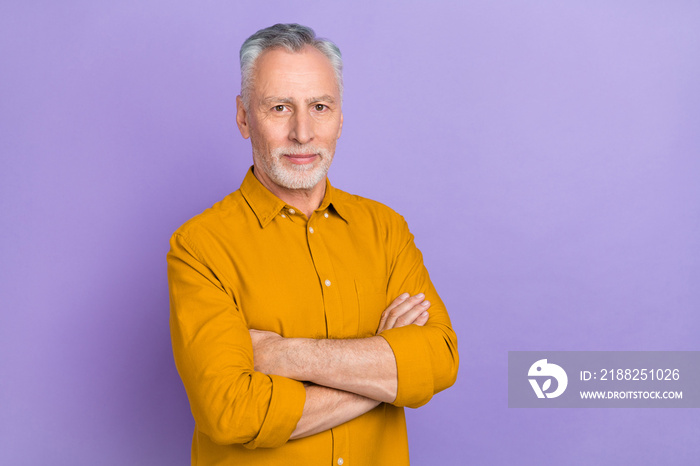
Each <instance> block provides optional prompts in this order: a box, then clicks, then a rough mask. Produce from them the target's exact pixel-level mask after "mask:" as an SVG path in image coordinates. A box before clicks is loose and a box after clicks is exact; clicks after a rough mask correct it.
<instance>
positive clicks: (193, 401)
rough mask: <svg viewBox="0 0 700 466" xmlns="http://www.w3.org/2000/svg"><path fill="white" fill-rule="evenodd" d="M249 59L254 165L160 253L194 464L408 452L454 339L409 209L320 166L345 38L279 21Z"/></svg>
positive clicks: (449, 375) (347, 460) (452, 357)
mask: <svg viewBox="0 0 700 466" xmlns="http://www.w3.org/2000/svg"><path fill="white" fill-rule="evenodd" d="M241 74H242V86H241V95H240V96H238V98H237V116H236V121H237V124H238V128H239V130H240V132H241V134H242V135H243V137H244V138H250V140H251V145H252V148H253V167H251V169H250V170H249V172H248V174H247V175H246V177H245V179H244V180H243V183H242V185H241V187H240V189H239V190H238V191H236V192H234V193H232V194H230V195H229V196H227V197H226V198H224V199H223V200H222V201H221V202H219V203H217V204H216V205H214V206H213V207H212V208H210V209H208V210H206V211H205V212H203V213H202V214H200V215H198V216H197V217H195V218H193V219H191V220H190V221H188V222H187V223H185V224H184V225H183V226H182V227H180V228H179V229H178V230H177V231H176V232H175V234H174V235H173V237H172V239H171V249H170V252H169V253H168V277H169V283H170V299H171V317H170V325H171V334H172V342H173V352H174V356H175V362H176V365H177V368H178V372H179V373H180V376H181V377H182V380H183V383H184V385H185V389H186V391H187V395H188V398H189V401H190V405H191V409H192V414H193V416H194V419H195V423H196V425H195V432H194V438H193V443H192V464H207V465H209V464H256V465H257V464H264V465H270V464H286V465H297V464H298V465H331V464H333V465H342V464H346V465H353V464H357V465H372V464H381V465H389V464H390V465H401V464H408V462H409V458H408V443H407V437H406V425H405V420H404V411H403V407H404V406H410V407H418V406H421V405H423V404H425V403H426V402H427V401H428V400H429V399H430V398H431V397H432V395H433V394H434V393H436V392H438V391H440V390H443V389H445V388H447V387H449V386H450V385H452V384H453V383H454V381H455V378H456V375H457V365H458V357H457V340H456V336H455V334H454V332H453V330H452V328H451V325H450V320H449V317H448V315H447V312H446V310H445V306H444V304H443V303H442V301H441V300H440V298H439V296H438V295H437V293H436V291H435V288H434V287H433V285H432V283H431V282H430V278H429V277H428V273H427V271H426V270H425V267H424V266H423V260H422V256H421V254H420V252H419V251H418V249H417V248H416V247H415V245H414V242H413V236H412V235H411V234H410V232H409V231H408V227H407V225H406V222H405V221H404V220H403V218H402V217H401V216H399V215H398V214H396V213H395V212H393V211H392V210H391V209H389V208H388V207H385V206H383V205H381V204H379V203H377V202H374V201H370V200H368V199H363V198H361V197H358V196H353V195H350V194H347V193H345V192H343V191H340V190H338V189H336V188H334V187H332V186H331V185H330V182H329V181H328V180H327V177H326V173H327V171H328V167H329V166H330V163H331V161H332V159H333V155H334V153H335V144H336V141H337V139H338V138H339V137H340V133H341V129H342V126H343V114H342V108H341V102H342V61H341V57H340V51H339V50H338V48H337V47H336V46H335V45H334V44H333V43H332V42H330V41H327V40H322V39H316V38H315V35H314V32H313V31H312V30H311V29H309V28H306V27H303V26H299V25H296V24H286V25H284V24H277V25H275V26H272V27H270V28H267V29H263V30H261V31H258V32H257V33H256V34H254V35H253V36H251V37H250V38H249V39H248V40H247V41H246V42H245V43H244V44H243V46H242V48H241Z"/></svg>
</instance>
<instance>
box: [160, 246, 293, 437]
mask: <svg viewBox="0 0 700 466" xmlns="http://www.w3.org/2000/svg"><path fill="white" fill-rule="evenodd" d="M167 262H168V282H169V287H170V331H171V338H172V345H173V355H174V357H175V365H176V366H177V370H178V372H179V374H180V377H181V378H182V381H183V383H184V385H185V390H186V392H187V396H188V398H189V401H190V407H191V409H192V415H193V417H194V420H195V422H196V424H197V429H198V430H199V431H201V432H203V433H205V434H207V435H208V436H209V437H211V439H212V440H213V441H214V442H216V443H218V444H233V443H239V444H244V445H245V446H246V447H249V448H257V447H269V448H271V447H278V446H281V445H283V444H284V443H285V442H287V440H288V439H289V436H290V435H291V434H292V432H293V431H294V429H295V428H296V425H297V422H298V421H299V419H300V418H301V414H302V410H303V408H304V402H305V398H306V391H305V389H304V386H303V384H302V383H300V382H297V381H294V380H291V379H288V378H285V377H278V376H275V375H270V376H268V375H265V374H263V373H260V372H255V371H254V370H253V347H252V342H251V339H250V334H249V332H248V327H247V325H246V323H245V321H244V319H243V316H242V315H241V313H240V312H239V310H238V308H237V306H236V303H235V300H234V298H233V296H231V295H230V294H228V293H227V292H226V290H225V288H224V286H223V285H222V283H221V281H220V280H219V279H218V278H217V275H216V273H215V271H214V270H212V269H211V268H210V267H209V266H208V265H207V264H206V262H205V260H204V259H203V258H202V257H201V256H200V255H199V254H198V252H197V249H195V247H193V245H192V243H191V242H190V241H188V238H186V237H185V236H183V235H181V234H178V233H176V234H175V235H173V237H172V239H171V242H170V252H169V253H168V256H167Z"/></svg>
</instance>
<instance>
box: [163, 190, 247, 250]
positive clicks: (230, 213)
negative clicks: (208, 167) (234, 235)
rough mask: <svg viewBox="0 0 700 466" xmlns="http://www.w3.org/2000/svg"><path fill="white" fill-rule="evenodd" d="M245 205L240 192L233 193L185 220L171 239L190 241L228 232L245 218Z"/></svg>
mask: <svg viewBox="0 0 700 466" xmlns="http://www.w3.org/2000/svg"><path fill="white" fill-rule="evenodd" d="M246 209H247V203H246V201H245V198H244V197H243V195H242V194H241V191H240V190H237V191H234V192H232V193H231V194H229V195H228V196H226V197H225V198H223V199H222V200H220V201H219V202H217V203H216V204H214V205H213V206H211V207H209V208H208V209H206V210H204V211H203V212H201V213H200V214H197V215H195V216H194V217H192V218H190V219H189V220H187V221H186V222H185V223H183V224H182V225H181V226H180V227H179V228H178V229H177V230H175V232H174V233H173V237H175V236H181V237H184V238H187V239H190V240H194V239H196V238H199V237H202V236H210V235H216V234H217V232H220V231H222V230H228V231H230V229H231V228H235V225H236V223H240V219H242V218H245V216H246ZM236 219H237V220H238V222H237V221H235V220H236Z"/></svg>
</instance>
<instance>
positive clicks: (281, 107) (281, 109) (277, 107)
mask: <svg viewBox="0 0 700 466" xmlns="http://www.w3.org/2000/svg"><path fill="white" fill-rule="evenodd" d="M272 109H273V110H274V111H275V112H284V105H275V106H274V107H272Z"/></svg>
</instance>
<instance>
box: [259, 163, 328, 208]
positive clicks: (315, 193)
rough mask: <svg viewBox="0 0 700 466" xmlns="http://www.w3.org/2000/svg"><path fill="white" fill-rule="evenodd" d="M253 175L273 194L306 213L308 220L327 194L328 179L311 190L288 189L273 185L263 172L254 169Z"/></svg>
mask: <svg viewBox="0 0 700 466" xmlns="http://www.w3.org/2000/svg"><path fill="white" fill-rule="evenodd" d="M253 174H254V175H255V177H256V178H257V179H258V181H260V183H261V184H262V185H263V186H265V187H266V188H267V189H268V190H269V191H270V192H271V193H272V194H274V195H275V196H277V197H279V198H280V199H282V200H283V201H284V202H285V203H287V204H289V205H290V206H293V207H294V208H295V209H297V210H298V211H300V212H304V214H306V217H307V218H310V217H311V214H313V213H314V210H316V209H318V207H319V206H320V205H321V202H323V196H325V194H326V177H323V179H322V180H321V181H319V182H318V183H317V184H316V186H314V187H313V188H311V189H288V188H285V187H282V186H279V185H277V184H275V183H273V182H272V180H270V179H268V177H267V176H266V175H265V172H263V171H262V170H255V169H253Z"/></svg>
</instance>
